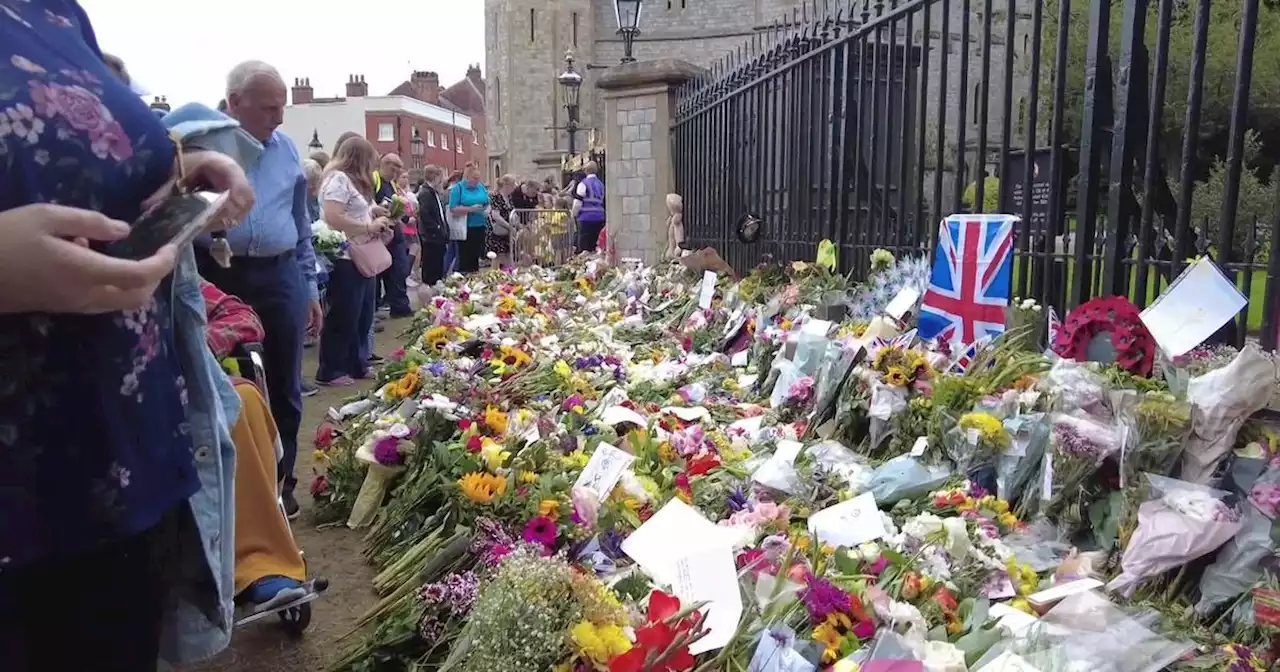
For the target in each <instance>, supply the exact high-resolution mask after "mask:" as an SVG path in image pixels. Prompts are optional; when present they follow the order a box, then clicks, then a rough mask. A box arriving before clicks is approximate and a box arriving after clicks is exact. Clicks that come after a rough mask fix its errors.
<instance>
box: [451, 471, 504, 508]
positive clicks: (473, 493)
mask: <svg viewBox="0 0 1280 672" xmlns="http://www.w3.org/2000/svg"><path fill="white" fill-rule="evenodd" d="M458 488H459V489H460V490H461V491H462V494H463V495H464V496H466V498H467V499H469V500H471V501H473V502H475V503H476V504H492V503H493V500H494V499H497V498H498V497H501V496H502V493H504V492H506V491H507V479H505V478H503V477H501V476H496V475H494V474H489V473H485V472H483V471H473V472H471V473H469V474H467V475H465V476H463V477H462V478H460V479H458Z"/></svg>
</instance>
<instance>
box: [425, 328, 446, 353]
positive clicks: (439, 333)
mask: <svg viewBox="0 0 1280 672" xmlns="http://www.w3.org/2000/svg"><path fill="white" fill-rule="evenodd" d="M422 340H423V341H424V342H425V343H426V344H427V347H428V348H431V349H432V350H435V351H436V352H439V351H441V350H444V347H445V346H446V345H449V327H432V328H430V329H428V330H427V333H426V334H424V335H423V336H422Z"/></svg>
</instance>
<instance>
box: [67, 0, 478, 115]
mask: <svg viewBox="0 0 1280 672" xmlns="http://www.w3.org/2000/svg"><path fill="white" fill-rule="evenodd" d="M80 4H81V6H82V7H84V9H85V11H86V12H87V13H88V14H89V19H90V20H91V21H92V22H93V26H94V30H95V31H96V32H97V34H98V42H99V44H100V45H101V46H102V49H103V50H104V51H108V52H111V53H114V54H116V55H117V56H119V57H121V58H122V59H124V62H125V64H126V65H127V66H128V68H129V72H130V74H132V75H133V77H134V79H135V80H137V82H138V83H139V84H141V85H142V86H143V87H145V88H146V89H147V90H148V91H149V92H150V93H152V94H155V95H164V96H167V97H168V98H169V102H170V103H171V104H175V105H176V104H181V103H185V102H190V101H193V100H195V101H200V102H203V103H206V104H208V105H213V104H215V103H217V102H218V100H219V99H220V98H222V92H223V89H224V88H225V86H226V75H227V72H228V71H229V70H230V69H231V68H232V66H234V65H235V64H236V63H239V62H240V61H245V60H250V59H258V60H263V61H266V62H268V63H270V64H272V65H274V66H275V67H276V68H278V69H279V70H280V74H281V75H283V76H284V78H285V82H286V83H288V84H290V85H292V84H293V79H294V78H295V77H310V78H311V86H312V87H313V88H314V89H315V95H316V97H322V96H334V95H339V96H340V95H342V94H343V91H344V84H345V83H346V81H347V75H349V74H363V75H364V76H365V81H366V82H368V84H369V93H370V94H371V95H384V94H386V93H387V92H389V91H390V90H391V89H392V88H394V87H395V86H396V85H397V84H399V83H401V82H403V81H404V80H406V79H408V78H409V73H410V71H412V70H434V71H436V72H438V73H440V81H441V84H442V85H444V86H448V85H449V84H452V83H454V82H455V81H457V80H459V79H461V78H462V77H463V76H465V75H466V72H467V65H468V64H471V63H479V64H480V65H481V67H483V66H484V3H483V2H480V0H463V1H453V2H449V1H446V0H417V1H416V2H415V1H411V0H371V1H367V2H347V1H345V0H337V1H335V2H314V1H313V2H302V1H301V0H218V1H217V2H213V3H190V4H187V3H180V2H178V3H175V2H173V0H80ZM428 7H430V10H428V9H427V8H428ZM362 12H363V13H362ZM388 35H391V37H388Z"/></svg>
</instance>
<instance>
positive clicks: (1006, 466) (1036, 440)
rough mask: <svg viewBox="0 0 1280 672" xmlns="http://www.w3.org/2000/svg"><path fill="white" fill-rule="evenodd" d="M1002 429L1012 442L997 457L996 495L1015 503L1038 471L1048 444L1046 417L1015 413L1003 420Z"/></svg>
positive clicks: (1036, 414)
mask: <svg viewBox="0 0 1280 672" xmlns="http://www.w3.org/2000/svg"><path fill="white" fill-rule="evenodd" d="M1004 428H1005V430H1006V431H1008V432H1009V436H1010V437H1012V443H1011V445H1010V446H1009V450H1006V451H1005V452H1004V453H1003V454H1002V455H1000V456H999V457H997V458H996V494H998V495H999V496H1000V498H1001V499H1003V500H1005V501H1008V502H1011V503H1017V501H1018V498H1019V496H1020V495H1021V493H1022V492H1023V491H1024V490H1025V489H1026V486H1027V483H1028V482H1029V481H1030V480H1031V479H1032V478H1033V477H1035V475H1036V474H1037V473H1038V472H1039V470H1040V463H1041V461H1042V460H1043V459H1044V451H1045V449H1046V448H1047V447H1048V446H1049V419H1048V416H1046V415H1045V414H1044V413H1028V414H1025V415H1015V416H1013V417H1010V418H1006V419H1005V421H1004Z"/></svg>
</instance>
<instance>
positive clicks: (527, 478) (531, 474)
mask: <svg viewBox="0 0 1280 672" xmlns="http://www.w3.org/2000/svg"><path fill="white" fill-rule="evenodd" d="M520 482H521V483H537V482H538V472H536V471H522V472H520Z"/></svg>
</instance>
